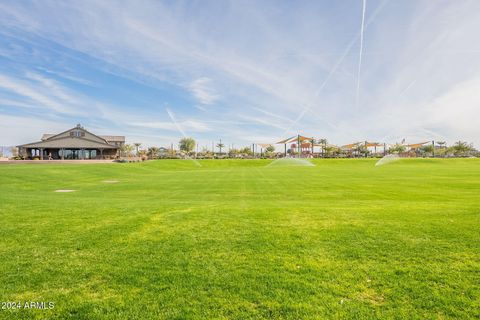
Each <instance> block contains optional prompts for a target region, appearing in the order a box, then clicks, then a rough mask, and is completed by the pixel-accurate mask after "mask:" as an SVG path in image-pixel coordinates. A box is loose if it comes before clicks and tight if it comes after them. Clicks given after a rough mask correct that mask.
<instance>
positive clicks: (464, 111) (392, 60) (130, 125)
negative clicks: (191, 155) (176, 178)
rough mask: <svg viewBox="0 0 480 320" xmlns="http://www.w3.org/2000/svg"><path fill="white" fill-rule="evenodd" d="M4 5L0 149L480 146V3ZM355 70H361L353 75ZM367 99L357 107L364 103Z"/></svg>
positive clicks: (414, 0) (0, 29)
mask: <svg viewBox="0 0 480 320" xmlns="http://www.w3.org/2000/svg"><path fill="white" fill-rule="evenodd" d="M362 6H363V1H362V0H355V1H347V0H345V1H186V2H182V1H126V2H123V1H67V2H65V1H47V0H42V1H2V2H1V3H0V145H15V144H20V143H26V142H31V141H33V140H37V139H38V138H39V137H40V135H41V134H42V133H44V132H52V133H54V132H59V131H62V130H65V129H68V128H69V127H72V126H74V125H75V124H77V123H81V124H83V125H84V126H85V127H86V128H87V129H90V130H91V131H93V132H97V133H99V134H124V135H126V136H127V139H128V141H129V142H142V143H143V144H144V145H145V146H151V145H156V146H162V145H169V144H170V143H172V142H173V143H176V142H177V141H178V140H179V139H180V138H181V133H180V132H179V131H178V128H177V126H176V125H175V124H174V123H173V122H172V119H171V117H170V116H169V114H168V112H167V110H170V111H171V113H172V114H173V116H174V118H175V119H176V120H177V121H178V125H179V126H180V128H181V129H182V130H183V131H184V132H186V134H187V135H189V136H192V137H194V138H196V139H197V140H198V141H199V142H200V145H201V146H204V145H208V146H209V145H211V141H212V140H215V141H218V139H220V138H221V139H222V141H224V142H225V143H226V144H228V145H230V144H232V143H233V144H235V146H244V145H249V144H251V143H252V142H257V143H270V142H274V141H278V140H280V139H281V138H286V137H289V136H292V135H294V134H296V133H301V134H304V135H308V136H314V137H318V138H323V137H325V138H327V139H328V140H329V141H330V142H332V143H336V144H345V143H350V142H354V141H363V140H369V141H381V142H387V143H394V142H397V141H401V140H402V139H403V138H406V140H407V142H418V141H424V140H431V139H435V140H446V141H448V142H450V143H451V142H453V141H456V140H458V139H462V140H467V141H469V142H474V143H475V144H476V145H477V146H479V145H480V33H479V30H480V1H476V0H473V1H466V0H465V1H463V0H459V1H440V0H439V1H431V0H425V1H421V0H412V1H397V0H376V1H374V0H367V1H366V10H365V19H364V33H363V50H362V58H361V60H362V65H361V68H359V60H360V51H361V50H360V47H361V45H360V44H361V41H360V39H361V36H360V30H361V25H362ZM359 71H360V72H359ZM357 88H358V95H357Z"/></svg>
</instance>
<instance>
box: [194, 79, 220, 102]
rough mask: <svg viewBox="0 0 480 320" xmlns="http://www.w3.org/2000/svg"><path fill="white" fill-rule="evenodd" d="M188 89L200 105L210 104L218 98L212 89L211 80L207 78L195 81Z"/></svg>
mask: <svg viewBox="0 0 480 320" xmlns="http://www.w3.org/2000/svg"><path fill="white" fill-rule="evenodd" d="M188 88H189V90H190V91H191V92H192V94H193V95H194V96H195V98H196V99H197V100H198V102H200V103H201V104H212V103H214V102H215V101H217V100H218V98H219V96H218V94H217V93H216V92H215V90H214V89H213V87H212V79H209V78H207V77H202V78H198V79H195V80H194V81H192V82H191V83H190V85H189V86H188Z"/></svg>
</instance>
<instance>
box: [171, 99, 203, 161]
mask: <svg viewBox="0 0 480 320" xmlns="http://www.w3.org/2000/svg"><path fill="white" fill-rule="evenodd" d="M165 110H166V111H167V113H168V116H169V117H170V119H171V120H172V122H173V124H174V125H175V127H177V130H178V131H179V132H180V133H181V134H182V136H183V137H184V138H187V135H186V134H185V131H183V129H182V127H181V126H180V124H179V123H178V122H177V120H176V119H175V115H174V114H173V112H172V111H170V109H168V108H165ZM186 157H187V158H188V159H190V160H192V161H193V162H194V163H195V164H196V165H197V166H198V167H201V166H202V165H201V164H200V162H198V161H197V160H196V159H192V158H190V157H189V156H188V154H187V155H186Z"/></svg>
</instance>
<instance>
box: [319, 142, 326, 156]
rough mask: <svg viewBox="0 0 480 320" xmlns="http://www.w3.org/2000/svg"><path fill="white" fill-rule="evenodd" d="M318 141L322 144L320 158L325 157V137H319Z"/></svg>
mask: <svg viewBox="0 0 480 320" xmlns="http://www.w3.org/2000/svg"><path fill="white" fill-rule="evenodd" d="M318 143H319V144H321V145H322V158H323V157H325V149H326V148H327V143H328V142H327V139H320V140H318Z"/></svg>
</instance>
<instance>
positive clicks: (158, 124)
mask: <svg viewBox="0 0 480 320" xmlns="http://www.w3.org/2000/svg"><path fill="white" fill-rule="evenodd" d="M128 124H129V125H131V126H135V127H143V128H151V129H162V130H168V131H178V127H177V126H176V125H175V123H173V122H163V121H154V122H148V121H146V122H130V123H128ZM178 125H179V126H180V127H181V128H183V129H184V130H186V131H188V132H197V133H198V132H207V131H210V130H211V128H210V127H209V126H208V125H207V124H206V123H204V122H200V121H196V120H184V121H179V122H178Z"/></svg>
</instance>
